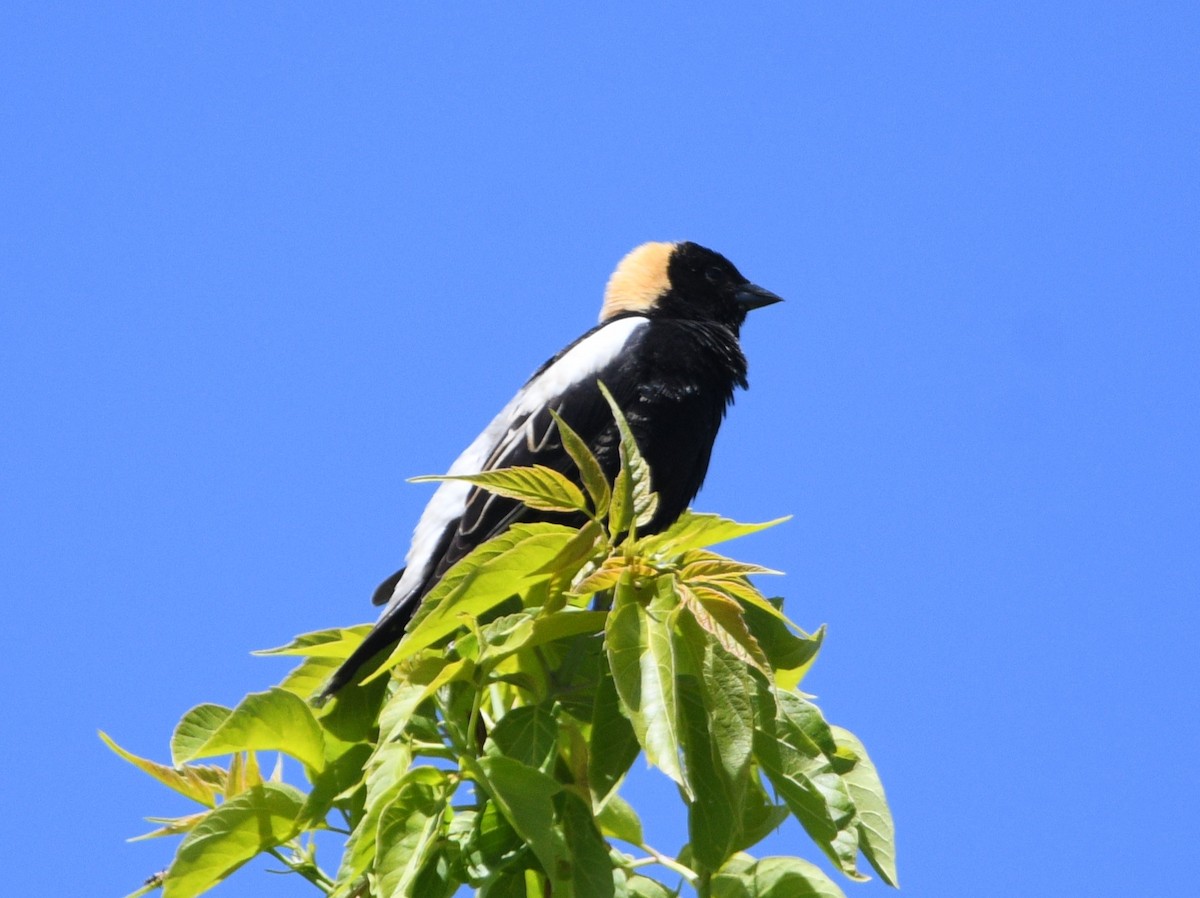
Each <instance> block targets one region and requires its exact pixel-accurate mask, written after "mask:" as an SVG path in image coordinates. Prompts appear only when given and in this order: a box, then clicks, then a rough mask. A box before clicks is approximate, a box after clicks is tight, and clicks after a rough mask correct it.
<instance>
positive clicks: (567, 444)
mask: <svg viewBox="0 0 1200 898" xmlns="http://www.w3.org/2000/svg"><path fill="white" fill-rule="evenodd" d="M550 414H551V415H553V416H554V421H555V423H556V424H557V425H558V435H559V436H560V437H561V438H562V443H563V448H564V449H566V450H567V455H569V456H571V461H573V462H575V467H576V468H578V469H579V477H580V479H581V480H582V481H583V486H584V489H586V490H587V491H588V496H589V497H590V498H591V500H592V508H593V509H595V512H596V515H597V516H599V515H603V514H605V513H607V511H608V501H609V499H610V498H611V496H612V492H611V490H610V488H609V485H608V478H607V477H605V476H604V470H603V469H602V468H601V467H600V462H598V461H597V460H596V456H595V455H593V454H592V450H591V449H589V448H588V445H587V443H585V442H584V441H583V438H582V437H580V436H579V434H577V433H576V432H575V431H574V430H572V429H571V426H570V425H569V424H567V422H566V421H564V420H563V419H562V418H560V417H559V415H558V412H556V411H554V409H551V410H550Z"/></svg>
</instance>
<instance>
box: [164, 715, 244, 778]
mask: <svg viewBox="0 0 1200 898" xmlns="http://www.w3.org/2000/svg"><path fill="white" fill-rule="evenodd" d="M232 713H233V709H232V708H226V707H225V706H223V705H214V704H211V703H205V704H203V705H196V707H194V708H192V709H191V710H190V711H188V712H187V713H186V714H184V715H183V717H182V718H180V720H179V723H177V724H175V732H174V733H172V734H171V761H172V762H173V763H174V764H175V766H176V767H178V766H180V765H181V764H183V762H184V761H186V760H188V759H189V758H194V757H197V755H196V749H198V748H200V747H201V746H202V745H204V743H206V742H207V741H208V740H209V738H210V737H211V736H212V734H213V733H215V732H216V731H217V730H219V729H220V728H221V724H223V723H224V722H225V721H226V720H228V719H229V715H230V714H232Z"/></svg>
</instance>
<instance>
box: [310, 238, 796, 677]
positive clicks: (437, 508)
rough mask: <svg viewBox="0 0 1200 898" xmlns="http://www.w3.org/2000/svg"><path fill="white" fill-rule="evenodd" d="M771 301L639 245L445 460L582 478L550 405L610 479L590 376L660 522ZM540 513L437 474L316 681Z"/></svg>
mask: <svg viewBox="0 0 1200 898" xmlns="http://www.w3.org/2000/svg"><path fill="white" fill-rule="evenodd" d="M779 301H780V297H778V296H776V295H775V294H774V293H771V292H770V291H768V290H764V289H763V288H761V287H758V286H756V285H755V284H752V283H750V282H749V281H747V280H746V278H744V277H743V276H742V275H741V273H740V272H739V271H738V270H737V269H736V268H734V266H733V265H732V264H731V263H730V262H729V261H728V260H727V259H726V258H725V257H724V256H722V255H720V254H719V253H715V252H713V251H712V250H709V249H705V248H704V247H702V246H698V245H696V244H695V243H646V244H643V245H642V246H639V247H638V248H637V249H635V250H633V251H632V252H631V253H629V255H627V256H626V257H625V258H624V259H623V260H622V261H621V263H620V265H618V266H617V269H616V271H614V272H613V274H612V277H611V278H609V281H608V287H607V289H606V290H605V294H604V304H603V307H602V308H601V310H600V323H599V324H598V325H597V326H596V327H593V328H592V329H591V330H589V331H588V332H587V333H585V334H584V335H583V336H582V337H580V338H579V339H578V340H576V341H575V342H574V343H572V344H570V345H569V346H567V347H566V348H565V349H564V350H562V351H561V352H560V353H558V355H556V356H554V358H552V359H550V360H549V361H548V362H546V364H544V365H542V367H541V368H539V369H538V370H537V371H536V372H535V373H534V375H533V376H532V377H531V378H530V379H529V381H528V382H527V383H526V384H525V386H523V387H522V388H521V389H520V391H519V392H518V393H517V395H516V396H514V397H513V398H512V400H511V401H510V402H509V403H508V405H506V406H505V407H504V408H503V410H501V412H500V414H498V415H497V416H496V417H495V419H493V421H492V423H491V424H489V425H488V426H487V429H485V430H484V431H483V433H481V434H480V435H479V436H478V437H477V438H476V439H475V441H474V442H473V443H471V445H470V446H468V447H467V449H466V451H464V452H463V454H462V455H460V456H459V457H458V459H457V460H456V461H455V462H454V464H453V465H451V467H450V472H449V473H450V474H473V473H477V472H480V471H491V470H496V469H500V468H509V467H515V466H524V465H534V464H538V465H545V466H546V467H549V468H553V469H554V470H556V471H559V472H560V473H562V474H564V475H566V476H567V477H568V478H571V479H572V480H574V481H575V482H576V483H578V482H579V473H578V471H576V469H575V465H574V463H573V462H572V461H571V459H570V457H569V456H568V455H567V453H566V451H565V450H564V449H563V446H562V442H561V440H560V439H559V438H558V434H557V425H556V424H555V423H554V419H553V417H552V416H551V414H550V411H551V409H553V410H554V412H555V413H557V414H558V415H559V416H560V417H561V418H562V419H563V420H564V421H565V422H566V423H567V424H568V425H569V426H570V427H571V428H573V429H574V430H575V431H576V432H577V433H578V434H579V435H580V436H581V437H582V438H583V439H584V441H585V442H586V443H587V444H588V447H589V448H590V449H591V450H592V452H593V453H594V454H595V456H596V458H597V460H598V461H599V462H600V465H601V467H602V468H603V470H604V473H605V475H606V476H607V477H608V478H609V480H611V479H612V478H613V477H614V476H615V475H616V473H617V471H618V468H619V458H618V444H619V435H618V432H617V426H616V423H615V421H614V419H613V416H612V412H611V410H610V409H609V407H608V404H607V403H606V401H605V400H604V397H603V396H602V394H601V392H600V389H599V387H598V386H597V382H598V381H600V382H603V383H604V385H605V386H606V387H607V388H608V389H609V391H610V392H611V393H612V395H613V398H614V399H615V400H616V402H617V404H618V405H619V406H620V408H621V409H622V411H623V412H624V413H625V416H626V417H627V418H628V420H629V425H630V428H631V429H632V431H633V434H634V436H635V437H636V439H637V443H638V446H639V448H640V449H641V451H642V454H643V455H644V456H645V458H646V461H647V462H648V464H649V466H650V475H651V485H652V487H653V489H654V490H655V491H657V493H658V507H657V511H656V512H655V514H654V516H653V518H652V519H651V521H650V523H649V525H648V526H646V527H644V528H643V529H642V532H644V533H654V532H657V531H659V530H662V529H664V528H666V527H668V526H670V525H671V524H672V523H673V522H674V521H675V519H676V518H677V517H679V515H680V514H681V513H682V512H683V511H684V509H685V508H687V506H688V503H689V502H691V501H692V499H693V498H694V497H695V495H696V493H697V492H698V491H699V489H700V485H701V484H702V483H703V482H704V475H705V473H706V472H707V470H708V461H709V456H710V455H711V454H712V447H713V441H714V440H715V439H716V436H717V429H718V428H719V427H720V425H721V419H722V418H723V417H724V416H725V410H726V408H728V406H729V404H730V403H731V402H732V401H733V391H734V388H735V387H742V388H743V389H744V388H745V387H746V386H747V383H746V357H745V356H744V355H743V354H742V349H741V346H740V345H739V343H738V334H739V330H740V328H741V326H742V323H743V322H744V321H745V320H746V314H747V313H748V312H749V311H751V310H752V309H757V308H760V307H762V306H766V305H770V304H771V303H775V302H779ZM551 518H552V519H554V520H556V521H560V522H566V523H574V524H578V525H582V523H583V518H582V517H580V519H579V520H578V521H571V520H570V518H569V516H565V515H563V514H561V513H558V514H550V513H547V512H539V511H536V510H533V509H530V508H528V507H526V506H525V505H522V504H521V503H519V502H517V501H515V500H513V499H506V498H503V497H500V496H497V495H495V494H492V493H488V492H486V491H484V490H482V489H479V488H477V487H474V486H472V485H471V484H469V483H463V482H459V481H447V482H443V483H442V484H441V485H440V486H439V487H438V489H437V492H435V493H434V495H433V498H432V499H431V500H430V502H429V504H428V505H427V506H426V507H425V511H424V512H423V513H422V514H421V519H420V521H419V522H418V523H417V527H416V530H415V531H414V533H413V539H412V546H411V548H410V549H409V550H408V555H407V558H406V562H407V565H406V567H404V568H402V569H401V570H399V571H397V572H396V573H395V574H393V575H392V576H391V577H389V578H388V579H387V580H385V581H384V582H383V583H382V584H381V585H380V586H379V588H378V589H377V590H376V591H375V596H374V602H375V604H377V605H384V604H386V606H387V607H385V608H384V610H383V613H382V615H380V618H379V621H378V623H376V625H375V628H374V629H373V630H372V631H371V632H370V633H369V634H368V635H367V637H366V639H365V640H364V641H363V643H362V645H361V646H359V647H358V649H357V650H356V651H355V652H354V653H353V654H352V655H351V656H350V657H349V658H348V659H347V660H346V662H345V663H344V664H343V665H342V666H341V667H340V668H338V670H337V671H336V672H335V673H334V675H333V677H331V678H330V680H329V683H328V684H327V685H326V687H325V689H324V692H323V695H325V696H329V695H332V694H333V693H334V692H336V691H337V690H338V689H340V688H341V687H342V686H344V685H345V684H346V683H348V682H349V681H350V680H351V679H352V678H353V677H354V675H355V673H356V672H357V671H358V669H359V668H360V667H362V665H364V664H365V663H366V662H367V661H369V660H370V659H371V658H372V656H374V655H375V654H377V653H379V652H381V651H382V650H383V649H385V648H387V647H388V646H389V645H391V644H392V643H395V642H397V641H398V640H399V639H400V637H401V636H402V635H403V633H404V628H405V627H406V626H407V624H408V621H409V620H410V619H411V618H412V616H413V613H414V612H415V611H416V609H417V606H418V605H419V604H420V603H421V600H422V598H423V597H424V596H425V594H426V593H428V592H429V590H430V589H432V588H433V587H434V586H435V585H436V584H437V582H438V580H439V579H441V577H442V575H443V574H445V573H446V571H447V570H449V569H450V567H451V566H452V565H454V563H455V562H457V561H459V560H460V559H462V558H463V557H465V556H466V555H467V554H468V553H469V552H470V551H471V550H472V549H474V548H475V547H476V546H478V545H480V544H481V543H484V542H486V541H487V540H489V539H491V538H492V537H494V536H497V535H499V534H500V533H502V532H504V531H505V530H507V529H508V527H509V526H511V525H512V524H515V523H518V522H530V521H537V520H545V519H551Z"/></svg>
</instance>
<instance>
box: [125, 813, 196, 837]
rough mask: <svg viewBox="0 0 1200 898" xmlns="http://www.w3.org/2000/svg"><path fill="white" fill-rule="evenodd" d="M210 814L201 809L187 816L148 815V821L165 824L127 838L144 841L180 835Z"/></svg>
mask: <svg viewBox="0 0 1200 898" xmlns="http://www.w3.org/2000/svg"><path fill="white" fill-rule="evenodd" d="M207 816H208V811H201V812H200V813H199V814H188V815H187V816H186V817H147V818H146V822H147V823H161V824H163V825H162V826H161V827H159V828H158V829H156V830H154V831H153V832H148V833H142V834H141V835H140V836H134V837H133V838H132V839H127V840H126V841H129V842H144V841H146V840H147V839H159V838H162V837H163V836H179V835H183V834H184V833H186V832H191V830H192V829H194V828H195V826H196V824H198V823H199V822H200V821H201V820H203V819H204V818H205V817H207Z"/></svg>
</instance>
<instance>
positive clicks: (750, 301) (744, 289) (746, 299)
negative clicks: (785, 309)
mask: <svg viewBox="0 0 1200 898" xmlns="http://www.w3.org/2000/svg"><path fill="white" fill-rule="evenodd" d="M733 298H734V299H735V300H737V304H738V305H739V306H741V307H742V309H743V310H745V311H747V312H749V311H751V310H753V309H761V308H762V307H763V306H771V305H774V304H775V303H777V302H783V297H782V296H776V295H775V294H774V293H772V292H771V291H770V290H765V289H763V288H762V287H760V286H758V284H742V286H740V287H738V289H737V293H735V294H734V295H733Z"/></svg>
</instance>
